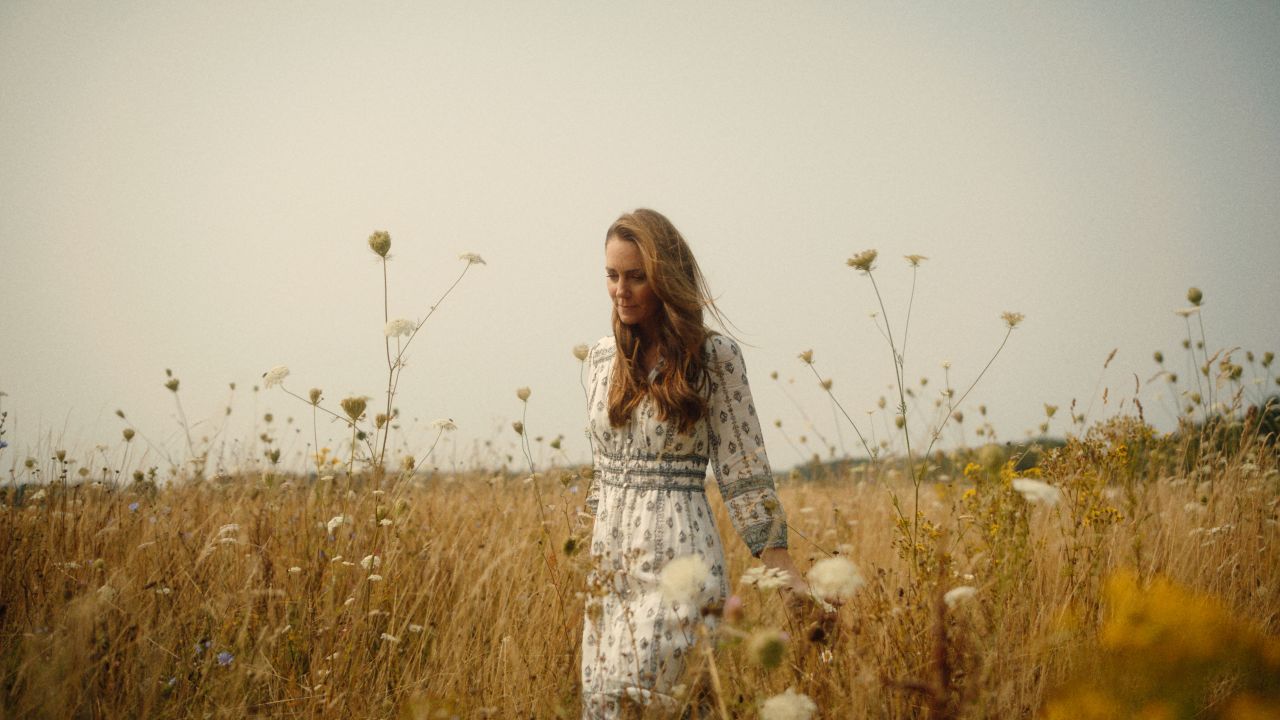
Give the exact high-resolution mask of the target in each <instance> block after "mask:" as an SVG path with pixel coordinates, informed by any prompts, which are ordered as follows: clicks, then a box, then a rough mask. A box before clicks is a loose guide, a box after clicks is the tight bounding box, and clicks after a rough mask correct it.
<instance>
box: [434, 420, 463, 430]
mask: <svg viewBox="0 0 1280 720" xmlns="http://www.w3.org/2000/svg"><path fill="white" fill-rule="evenodd" d="M431 429H432V430H444V431H446V432H447V431H449V430H457V429H458V426H457V424H455V423H454V422H453V418H440V419H439V420H434V421H432V423H431Z"/></svg>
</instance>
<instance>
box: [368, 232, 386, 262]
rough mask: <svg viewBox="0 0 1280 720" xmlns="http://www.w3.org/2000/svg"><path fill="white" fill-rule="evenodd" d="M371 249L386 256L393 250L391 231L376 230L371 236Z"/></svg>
mask: <svg viewBox="0 0 1280 720" xmlns="http://www.w3.org/2000/svg"><path fill="white" fill-rule="evenodd" d="M369 249H370V250H372V251H374V252H375V253H377V254H378V256H379V257H384V258H385V257H386V256H387V253H389V252H391V233H389V232H387V231H386V230H377V231H375V232H374V233H373V234H372V235H370V236H369Z"/></svg>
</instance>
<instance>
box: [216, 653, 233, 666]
mask: <svg viewBox="0 0 1280 720" xmlns="http://www.w3.org/2000/svg"><path fill="white" fill-rule="evenodd" d="M235 659H236V656H235V655H232V654H231V653H229V652H227V651H226V650H223V651H222V652H220V653H218V664H219V665H221V666H222V667H226V666H228V665H230V664H231V661H232V660H235Z"/></svg>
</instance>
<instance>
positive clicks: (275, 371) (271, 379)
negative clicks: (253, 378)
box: [262, 365, 289, 388]
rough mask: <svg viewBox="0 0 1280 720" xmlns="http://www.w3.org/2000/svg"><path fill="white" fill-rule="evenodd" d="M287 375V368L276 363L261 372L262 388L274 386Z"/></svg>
mask: <svg viewBox="0 0 1280 720" xmlns="http://www.w3.org/2000/svg"><path fill="white" fill-rule="evenodd" d="M286 377H289V368H287V367H285V366H284V365H277V366H275V367H273V368H271V369H270V370H268V371H266V372H265V373H263V374H262V386H263V387H264V388H269V387H275V386H276V385H279V384H280V383H281V382H284V379H285V378H286Z"/></svg>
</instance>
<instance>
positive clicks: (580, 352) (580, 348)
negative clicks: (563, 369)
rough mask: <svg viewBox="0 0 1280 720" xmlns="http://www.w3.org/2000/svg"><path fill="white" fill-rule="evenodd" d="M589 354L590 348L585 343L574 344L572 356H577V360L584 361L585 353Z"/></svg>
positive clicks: (585, 358)
mask: <svg viewBox="0 0 1280 720" xmlns="http://www.w3.org/2000/svg"><path fill="white" fill-rule="evenodd" d="M590 354H591V348H589V347H587V346H586V345H574V346H573V356H574V357H576V358H578V362H586V360H587V355H590Z"/></svg>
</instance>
